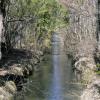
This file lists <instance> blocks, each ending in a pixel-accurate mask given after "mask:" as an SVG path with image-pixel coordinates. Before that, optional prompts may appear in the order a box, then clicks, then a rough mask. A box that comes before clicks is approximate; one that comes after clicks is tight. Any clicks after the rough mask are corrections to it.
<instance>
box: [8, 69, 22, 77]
mask: <svg viewBox="0 0 100 100" xmlns="http://www.w3.org/2000/svg"><path fill="white" fill-rule="evenodd" d="M8 72H9V74H14V75H21V76H23V68H21V67H10V69H9V70H8Z"/></svg>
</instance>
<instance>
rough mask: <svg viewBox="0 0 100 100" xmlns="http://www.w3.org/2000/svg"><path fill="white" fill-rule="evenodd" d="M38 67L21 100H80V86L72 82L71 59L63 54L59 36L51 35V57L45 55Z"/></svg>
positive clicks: (73, 78)
mask: <svg viewBox="0 0 100 100" xmlns="http://www.w3.org/2000/svg"><path fill="white" fill-rule="evenodd" d="M40 66H41V67H40V69H39V70H38V71H36V72H35V73H34V74H33V76H32V77H31V78H30V79H29V84H28V86H26V87H25V89H24V92H26V95H23V99H22V100H80V99H79V96H80V94H81V92H82V86H81V85H80V84H77V82H76V83H74V82H73V81H74V80H75V77H74V73H73V70H72V58H71V57H69V56H67V55H66V54H65V52H64V45H63V39H62V38H61V36H60V35H59V34H57V33H55V34H53V37H52V55H46V59H45V61H42V62H41V64H40ZM18 100H20V99H18Z"/></svg>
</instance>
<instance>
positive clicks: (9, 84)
mask: <svg viewBox="0 0 100 100" xmlns="http://www.w3.org/2000/svg"><path fill="white" fill-rule="evenodd" d="M4 88H5V90H6V91H7V92H9V93H11V94H14V93H15V92H16V90H17V88H16V85H15V83H14V82H13V81H8V82H6V84H5V87H4Z"/></svg>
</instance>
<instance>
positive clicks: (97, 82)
mask: <svg viewBox="0 0 100 100" xmlns="http://www.w3.org/2000/svg"><path fill="white" fill-rule="evenodd" d="M81 100H100V78H97V77H95V78H94V79H93V81H92V83H90V84H89V85H88V86H87V89H85V90H84V91H83V94H82V96H81Z"/></svg>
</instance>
